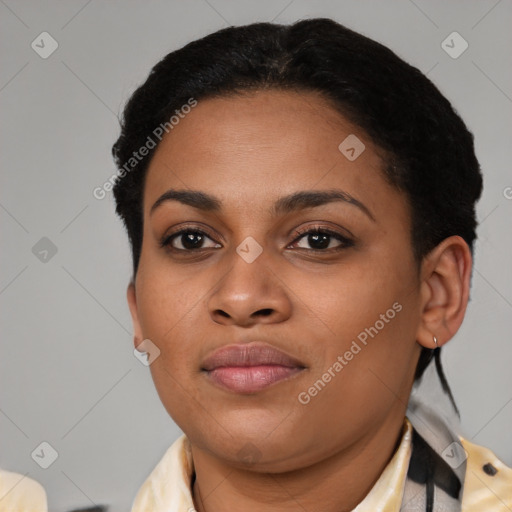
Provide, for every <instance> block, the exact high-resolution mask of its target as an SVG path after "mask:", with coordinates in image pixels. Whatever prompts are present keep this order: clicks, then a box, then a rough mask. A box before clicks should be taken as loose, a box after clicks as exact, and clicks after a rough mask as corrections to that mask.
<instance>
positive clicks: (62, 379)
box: [0, 0, 512, 511]
mask: <svg viewBox="0 0 512 512" xmlns="http://www.w3.org/2000/svg"><path fill="white" fill-rule="evenodd" d="M0 15H1V22H0V23H1V24H0V34H1V36H0V37H1V43H2V46H1V47H2V68H1V76H0V105H1V113H2V118H3V119H2V121H3V122H2V130H3V137H2V145H1V151H0V155H1V163H2V169H3V171H2V178H1V180H2V181H1V197H0V223H1V233H2V249H3V250H2V256H1V258H2V261H1V274H0V306H1V322H2V323H1V325H2V330H1V334H2V357H1V358H0V360H1V362H0V364H1V368H0V375H1V387H0V393H1V409H0V428H1V439H0V443H1V449H0V465H1V466H2V467H4V468H7V469H10V470H13V471H17V472H20V473H22V474H28V475H29V476H31V477H32V478H35V479H37V480H39V481H40V482H41V483H42V484H43V485H44V486H45V488H46V490H47V492H48V496H49V504H50V509H51V510H55V511H63V510H66V509H70V508H72V507H78V506H87V505H91V504H92V503H97V504H101V503H108V504H110V505H111V509H110V510H111V511H122V510H128V509H129V507H130V504H131V502H132V500H133V497H134V495H135V493H136V491H137V489H138V488H139V486H140V485H141V483H142V482H143V480H144V479H145V478H146V476H147V474H148V473H149V471H150V470H151V469H152V468H153V467H154V465H155V464H156V462H157V461H158V460H159V459H160V457H161V456H162V454H163V452H164V450H165V449H166V448H167V447H168V446H169V445H170V444H171V443H172V441H173V440H174V439H175V438H176V437H177V436H178V435H179V433H180V431H179V429H178V428H177V427H176V426H175V425H174V423H173V422H172V420H171V419H170V418H169V417H168V416H167V413H166V412H165V411H164V409H163V407H162V406H161V404H160V402H159V399H158V397H157V395H156V392H155V391H154V388H153V384H152V381H151V378H150V374H149V370H148V369H147V368H146V367H145V366H143V365H142V364H141V363H140V362H139V361H138V360H137V359H136V358H135V357H134V356H133V352H132V350H133V347H132V335H131V321H130V318H129V313H128V308H127V306H126V301H125V289H126V285H127V282H128V279H129V274H130V259H129V248H128V242H127V239H126V236H125V233H124V231H123V229H122V226H121V223H120V221H118V219H117V218H116V217H115V215H114V205H113V199H112V196H111V194H109V195H108V196H107V197H106V198H105V199H103V200H101V201H99V200H96V199H95V198H94V197H93V195H92V190H93V189H94V188H95V187H97V186H101V184H102V183H103V182H104V181H105V180H106V179H108V177H109V176H111V175H112V173H113V172H114V171H115V169H114V166H113V162H112V160H111V157H110V148H111V145H112V143H113V142H114V140H115V139H116V137H117V135H118V121H117V115H118V113H119V112H120V110H121V108H122V106H123V104H124V102H125V101H126V99H127V98H128V96H129V94H130V93H131V92H132V91H133V89H134V88H135V87H136V86H137V85H138V84H139V83H140V82H141V81H142V80H144V79H145V77H146V75H147V73H148V72H149V69H150V67H151V66H152V65H153V64H154V63H156V62H157V61H158V60H159V59H160V58H161V57H163V56H164V55H165V54H166V53H168V52H169V51H171V50H174V49H177V48H178V47H180V46H182V45H183V44H185V43H186V42H188V41H190V40H192V39H195V38H198V37H200V36H203V35H205V34H207V33H209V32H212V31H214V30H217V29H220V28H222V27H225V26H227V25H228V24H232V25H240V24H246V23H251V22H255V21H260V20H261V21H270V20H274V21H276V22H281V23H289V22H293V21H295V20H297V19H300V18H307V17H316V16H327V17H332V18H334V19H336V20H337V21H339V22H341V23H343V24H346V25H347V26H349V27H351V28H353V29H355V30H358V31H360V32H362V33H364V34H366V35H368V36H370V37H372V38H374V39H376V40H378V41H380V42H382V43H384V44H386V45H388V46H389V47H390V48H391V49H393V50H394V51H396V52H397V53H398V54H399V55H400V56H401V57H403V58H404V59H405V60H407V61H408V62H410V63H412V64H414V65H415V66H417V67H418V68H419V69H420V70H422V71H423V72H424V73H427V74H428V76H429V78H431V79H432V80H433V81H434V82H435V83H436V84H437V85H438V87H439V88H440V89H441V91H442V92H443V93H444V94H445V95H446V96H447V97H448V98H449V99H450V100H451V101H452V102H453V103H454V105H455V107H456V108H457V110H458V111H459V112H460V114H461V115H462V117H463V118H464V120H465V121H466V123H467V124H468V126H469V127H470V129H471V130H472V131H473V133H474V135H475V139H476V149H477V156H478V158H479V160H480V162H481V165H482V169H483V172H484V177H485V190H484V195H483V198H482V200H481V201H480V203H479V205H478V217H479V220H480V222H481V225H480V227H479V230H478V234H479V242H478V244H477V247H476V262H475V269H474V274H473V287H472V299H471V302H470V305H469V310H468V313H467V316H466V320H465V323H464V325H463V327H462V329H461V330H460V331H459V333H458V334H457V336H456V337H455V338H454V339H453V340H452V341H451V342H450V343H449V345H448V346H447V348H446V349H445V354H444V363H445V368H446V373H447V376H448V380H449V382H450V384H451V386H452V389H453V392H454V395H455V398H456V400H457V403H458V405H459V407H460V410H461V413H462V433H463V435H465V437H466V438H468V439H470V440H472V441H473V442H476V443H478V444H483V445H485V446H487V447H489V448H491V449H492V450H493V451H494V452H495V453H496V454H497V455H498V456H499V457H500V458H501V459H502V460H503V461H504V462H505V463H507V464H508V465H512V445H511V443H510V432H511V430H512V429H511V424H512V403H511V401H512V373H511V371H510V358H511V356H512V345H511V340H510V327H511V321H510V318H511V316H512V310H511V308H512V293H511V291H510V290H511V289H512V286H511V285H512V274H511V272H510V255H511V254H512V247H511V245H512V244H511V239H510V229H509V228H510V214H511V208H512V200H511V199H510V198H511V197H512V189H511V188H507V187H512V176H511V173H510V162H511V161H512V144H511V132H512V129H511V128H512V127H511V120H512V115H511V113H512V99H511V96H512V67H511V65H510V61H509V51H510V48H511V47H512V40H511V39H512V36H511V31H510V23H511V21H512V19H511V18H512V16H511V15H512V2H511V1H510V0H501V1H496V0H489V1H441V0H438V1H429V2H427V1H421V0H415V1H414V2H413V1H409V0H399V1H398V0H397V1H386V2H383V1H377V0H375V1H328V0H323V1H318V0H317V1H315V2H308V1H305V0H295V1H290V0H271V1H269V0H264V1H261V0H258V1H252V2H249V1H234V0H232V1H228V0H209V1H206V0H192V1H186V2H185V1H179V2H178V1H168V2H163V1H149V2H143V1H129V2H120V1H108V2H107V1H103V2H100V1H98V0H92V1H85V0H80V1H67V2H62V1H61V2H56V1H53V2H52V1H50V2H45V3H42V2H36V1H30V2H29V1H16V2H15V1H14V0H0ZM43 31H47V32H49V33H50V34H51V35H52V37H53V38H54V39H55V40H56V41H57V42H58V44H59V47H58V49H57V51H55V53H53V54H52V55H51V56H50V57H49V58H47V59H42V58H41V57H40V56H39V55H38V54H37V53H36V52H35V51H34V50H33V49H32V48H31V42H32V41H33V40H35V39H36V38H37V36H38V35H39V34H40V33H41V32H43ZM453 31H457V32H459V33H460V34H461V35H462V37H463V38H464V39H465V40H466V41H467V42H468V43H469V48H468V49H467V50H466V51H465V52H464V53H463V54H462V55H461V56H460V57H459V58H457V59H453V58H451V57H450V56H449V55H448V54H447V53H446V52H445V51H444V50H443V49H442V47H441V42H442V41H443V40H444V39H445V38H446V37H447V36H448V35H449V34H450V33H452V32H453ZM42 237H47V238H49V239H50V240H51V241H52V242H53V244H55V246H56V248H57V253H56V254H55V255H54V256H53V257H50V256H51V253H49V255H48V257H47V261H46V262H43V261H40V259H39V258H38V257H36V255H34V254H33V252H32V248H33V246H34V245H35V244H36V243H37V242H38V241H39V240H40V239H41V238H42ZM41 243H43V244H44V243H45V242H41ZM36 252H37V251H36ZM40 256H41V255H40ZM42 441H47V442H49V443H50V444H51V445H52V446H53V447H54V448H55V449H56V450H57V452H58V454H59V457H58V459H57V460H56V461H55V463H53V464H52V465H51V466H50V467H49V468H48V469H46V470H44V469H41V468H40V467H39V466H38V465H36V463H35V462H34V461H33V460H32V458H31V452H32V451H33V450H34V449H35V448H36V447H37V446H38V445H39V444H40V443H41V442H42Z"/></svg>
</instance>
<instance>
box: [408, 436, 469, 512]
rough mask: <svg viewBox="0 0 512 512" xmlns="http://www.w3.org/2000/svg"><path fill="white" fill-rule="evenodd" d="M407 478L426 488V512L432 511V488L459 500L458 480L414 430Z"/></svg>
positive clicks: (460, 486) (459, 486)
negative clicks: (437, 488) (436, 488)
mask: <svg viewBox="0 0 512 512" xmlns="http://www.w3.org/2000/svg"><path fill="white" fill-rule="evenodd" d="M407 476H408V478H410V479H411V480H412V481H414V482H417V483H419V484H424V485H425V486H426V491H427V493H426V494H427V503H426V510H427V512H431V511H432V510H433V503H434V486H437V487H439V488H440V489H442V490H443V491H444V492H446V494H448V496H451V497H452V498H454V499H459V494H460V491H461V488H462V485H461V482H460V480H459V478H458V477H457V475H456V474H455V472H454V471H453V469H452V468H451V467H450V466H449V465H448V463H447V462H446V461H445V460H444V459H443V458H442V457H441V456H440V455H439V454H438V453H436V452H435V451H434V449H433V448H432V447H431V446H430V445H429V444H428V443H427V442H426V441H425V439H423V437H422V436H420V434H418V432H417V431H416V429H415V428H413V432H412V453H411V460H410V462H409V469H408V471H407Z"/></svg>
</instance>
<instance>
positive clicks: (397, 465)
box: [132, 418, 412, 512]
mask: <svg viewBox="0 0 512 512" xmlns="http://www.w3.org/2000/svg"><path fill="white" fill-rule="evenodd" d="M411 438H412V425H411V423H410V421H409V420H408V419H407V418H404V425H403V429H402V438H401V441H400V444H399V446H398V448H397V450H396V451H395V454H394V455H393V457H392V459H391V460H390V461H389V463H388V465H387V466H386V467H385V469H384V471H383V472H382V474H381V476H380V477H379V479H378V480H377V482H375V484H374V486H373V487H372V489H371V490H370V492H369V493H368V494H367V495H366V497H365V498H364V499H363V501H362V502H361V503H359V505H357V507H356V508H355V509H354V510H353V511H352V512H399V510H400V506H401V503H402V496H403V492H404V485H405V480H406V476H407V468H408V466H409V460H410V457H411ZM193 476H194V463H193V460H192V452H191V450H190V442H189V440H188V438H187V437H186V436H185V435H182V436H181V437H179V438H178V439H177V440H176V441H175V442H174V443H173V444H172V445H171V447H170V448H169V449H168V450H167V452H166V453H165V454H164V456H163V458H162V459H161V460H160V462H159V463H158V464H157V466H156V467H155V469H154V470H153V471H152V472H151V474H150V475H149V477H148V478H147V480H146V481H145V482H144V484H143V485H142V487H141V488H140V490H139V492H138V493H137V496H136V498H135V501H134V503H133V507H132V512H147V511H149V510H151V511H152V512H191V511H193V510H195V508H194V501H193V499H192V489H191V482H192V478H193Z"/></svg>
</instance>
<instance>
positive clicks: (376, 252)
mask: <svg viewBox="0 0 512 512" xmlns="http://www.w3.org/2000/svg"><path fill="white" fill-rule="evenodd" d="M354 136H356V137H357V139H355V138H354ZM347 137H350V138H349V139H348V140H347V141H346V142H345V143H344V144H342V142H343V141H344V140H345V139H347ZM358 140H359V142H358ZM361 143H362V144H364V150H363V151H362V152H361V150H362V149H363V146H362V144H361ZM340 144H341V149H340V148H339V146H340ZM359 153H360V154H359ZM383 165H384V164H383V160H382V159H381V157H380V156H379V151H378V148H376V147H375V146H374V145H373V144H372V141H371V140H370V139H369V137H368V136H367V135H366V134H365V133H364V132H363V131H362V130H361V129H360V128H359V127H357V126H355V125H353V124H351V123H350V122H348V121H347V120H346V119H344V118H343V117H342V116H341V115H340V114H339V113H338V112H336V111H335V110H334V109H333V107H332V106H331V105H330V104H329V103H328V102H327V101H326V100H324V99H323V98H321V97H320V96H318V95H316V94H314V93H308V92H304V93H299V92H293V93H292V92H283V91H260V92H257V93H251V94H244V95H240V96H230V97H226V98H215V99H208V100H204V101H199V103H198V105H197V106H196V107H195V108H194V109H192V111H191V112H190V113H189V114H187V115H186V116H185V117H184V118H183V119H181V120H180V121H179V124H177V125H176V126H174V128H173V130H172V131H170V132H169V134H168V135H166V137H165V138H164V139H163V140H162V142H161V143H160V145H159V147H158V148H157V150H156V152H155V154H154V156H153V158H152V161H151V163H150V166H149V169H148V174H147V179H146V183H145V189H144V196H143V202H144V233H143V245H142V252H141V259H140V263H139V268H138V272H137V276H136V280H135V293H134V295H133V296H132V298H131V299H130V306H131V312H132V316H133V320H134V326H135V335H136V343H140V342H141V341H142V340H143V339H149V340H151V342H152V343H154V344H155V345H156V346H157V347H158V349H159V350H160V355H159V357H157V358H156V359H155V360H154V362H153V363H152V364H151V366H150V368H151V372H152V376H153V379H154V382H155V385H156V388H157V390H158V393H159V396H160V398H161V400H162V402H163V404H164V406H165V407H166V409H167V411H168V412H169V414H170V415H171V416H172V418H173V419H174V420H175V422H176V423H177V424H178V425H179V426H180V428H181V429H182V430H183V431H184V432H185V433H186V434H187V436H188V437H189V439H190V440H191V442H192V444H193V445H195V446H197V447H201V449H202V450H206V451H207V452H208V453H210V454H211V455H213V456H215V457H218V458H219V459H222V460H224V461H227V462H229V463H232V464H237V463H241V461H242V459H247V457H249V459H252V460H253V461H256V462H257V465H256V467H257V469H261V470H264V471H284V470H289V469H292V468H299V467H304V466H306V465H308V464H312V463H314V462H315V461H319V460H321V459H323V458H325V457H327V456H329V454H332V453H334V452H335V451H340V450H344V449H347V448H348V447H350V446H352V445H353V444H354V442H355V441H357V440H358V439H359V440H360V439H363V438H364V436H367V435H370V433H371V432H374V431H376V430H377V429H378V428H380V426H381V425H383V424H385V422H386V421H390V418H391V417H400V418H402V419H403V415H404V413H405V407H406V404H407V400H408V396H409V392H410V388H411V385H412V382H413V375H414V370H415V366H416V362H417V359H418V356H419V352H420V346H419V345H418V344H417V343H416V341H415V336H416V332H417V329H418V324H419V322H420V307H419V305H418V304H419V282H418V279H419V278H418V272H417V265H416V262H415V260H414V258H413V252H412V247H411V239H410V227H411V226H410V222H411V215H410V209H409V206H408V204H407V201H406V198H405V196H404V195H403V194H402V193H400V192H399V191H397V190H396V189H395V188H394V187H392V186H390V185H389V184H388V183H387V182H386V180H385V179H384V177H383V174H382V168H383ZM176 192H181V194H180V193H178V194H177V193H176ZM183 192H186V193H187V194H184V193H183ZM199 193H200V194H202V195H199ZM164 194H166V195H164ZM129 296H130V294H129ZM319 435H320V438H321V439H322V442H321V443H319V442H318V439H319Z"/></svg>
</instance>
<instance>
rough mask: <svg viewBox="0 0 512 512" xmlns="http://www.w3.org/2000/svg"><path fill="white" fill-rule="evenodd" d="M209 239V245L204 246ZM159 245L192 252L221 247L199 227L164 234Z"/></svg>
mask: <svg viewBox="0 0 512 512" xmlns="http://www.w3.org/2000/svg"><path fill="white" fill-rule="evenodd" d="M207 240H209V241H210V242H211V243H210V245H207V246H205V245H204V244H205V242H206V241H207ZM160 246H161V247H168V248H169V249H170V250H172V251H175V252H180V251H181V252H192V251H198V250H201V249H210V248H214V247H221V245H220V244H218V243H217V242H215V241H214V240H212V239H211V238H210V236H209V235H208V234H207V233H205V232H204V231H201V230H200V229H182V230H181V231H178V232H176V233H173V234H171V235H167V236H165V237H164V238H163V239H162V240H161V242H160Z"/></svg>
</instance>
